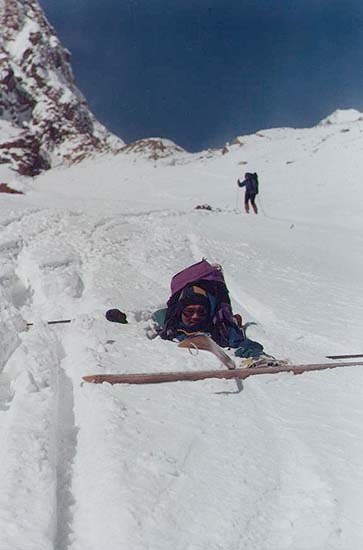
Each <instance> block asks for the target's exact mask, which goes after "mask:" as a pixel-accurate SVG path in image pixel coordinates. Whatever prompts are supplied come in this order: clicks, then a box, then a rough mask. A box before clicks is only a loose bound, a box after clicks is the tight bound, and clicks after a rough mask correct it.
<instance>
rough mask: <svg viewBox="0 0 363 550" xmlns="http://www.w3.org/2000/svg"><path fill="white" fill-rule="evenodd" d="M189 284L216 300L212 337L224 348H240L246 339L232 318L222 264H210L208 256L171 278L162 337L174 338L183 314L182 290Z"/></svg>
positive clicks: (211, 326)
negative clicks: (181, 304)
mask: <svg viewBox="0 0 363 550" xmlns="http://www.w3.org/2000/svg"><path fill="white" fill-rule="evenodd" d="M190 285H196V286H199V287H201V288H203V289H204V290H205V291H206V292H207V294H208V295H209V296H210V297H211V298H212V300H213V301H214V302H215V303H214V306H213V308H212V320H211V324H210V327H209V332H210V334H211V336H212V338H213V340H214V341H215V342H217V344H219V345H220V346H222V347H229V346H231V347H238V342H240V341H241V340H244V339H245V334H244V331H243V329H242V328H240V327H239V326H238V324H237V323H236V320H235V318H234V317H233V313H232V307H231V300H230V298H229V292H228V289H227V286H226V283H225V280H224V276H223V271H222V267H221V266H220V265H215V264H210V263H209V262H208V261H207V260H205V259H202V260H201V261H200V262H198V263H196V264H193V265H191V266H189V267H187V268H186V269H183V271H180V272H179V273H177V274H176V275H174V277H173V278H172V280H171V285H170V286H171V296H170V298H169V300H168V302H167V312H166V316H165V323H164V326H163V329H162V331H161V332H160V336H161V338H164V339H166V340H172V339H173V338H175V336H176V334H177V328H178V324H179V321H180V314H181V310H180V302H179V297H180V293H181V291H182V290H183V289H184V288H185V287H187V286H190Z"/></svg>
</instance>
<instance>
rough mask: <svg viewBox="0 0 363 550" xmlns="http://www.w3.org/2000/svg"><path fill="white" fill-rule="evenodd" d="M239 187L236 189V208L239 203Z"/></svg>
mask: <svg viewBox="0 0 363 550" xmlns="http://www.w3.org/2000/svg"><path fill="white" fill-rule="evenodd" d="M238 191H239V189H237V190H236V210H238V204H239V192H238Z"/></svg>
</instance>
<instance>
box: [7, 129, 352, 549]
mask: <svg viewBox="0 0 363 550" xmlns="http://www.w3.org/2000/svg"><path fill="white" fill-rule="evenodd" d="M362 130H363V125H362V123H361V122H359V121H356V122H349V121H347V122H346V126H345V125H344V127H343V128H342V127H340V126H339V127H338V128H336V127H334V126H333V125H330V126H329V125H328V126H319V127H316V128H313V129H310V130H292V129H275V130H266V131H262V132H259V133H258V134H257V135H254V136H242V137H240V138H239V142H240V143H241V145H234V146H232V147H230V148H229V152H228V153H227V154H225V155H222V154H221V153H220V152H210V153H205V154H200V155H187V154H185V155H183V154H182V155H180V154H179V155H178V156H177V157H176V158H175V159H174V161H173V160H172V159H170V158H169V159H168V160H163V161H158V162H156V163H154V162H151V161H149V160H146V159H142V158H141V159H140V158H139V157H137V156H136V155H127V156H126V155H118V156H109V157H108V156H100V157H98V158H95V159H94V160H91V161H85V162H83V163H81V164H79V165H76V166H73V167H72V168H62V167H59V168H58V169H54V170H52V171H50V172H48V173H46V174H45V175H43V176H42V177H39V178H37V179H36V180H35V181H34V182H30V183H28V182H27V181H25V180H22V181H19V182H18V184H17V187H18V188H22V189H23V190H24V191H25V192H26V195H24V196H17V195H15V196H9V195H1V196H0V224H1V232H0V259H1V261H0V281H1V287H0V293H1V301H0V303H1V310H0V370H1V373H0V442H1V446H0V456H1V469H0V548H1V550H3V549H4V550H100V549H101V548H102V549H105V550H170V549H172V548H173V549H175V550H221V549H223V550H323V549H329V550H356V549H358V548H362V546H363V523H362V511H363V468H362V456H363V409H362V384H363V367H360V366H356V367H348V368H337V369H334V370H325V371H320V372H319V371H318V372H310V373H305V374H302V375H300V376H294V375H292V374H289V373H282V374H278V375H264V376H255V377H250V378H248V379H247V380H245V381H244V382H243V390H242V391H239V390H238V388H237V385H236V382H235V381H233V380H215V379H211V380H206V381H202V382H177V383H168V384H161V385H145V386H131V385H123V386H122V385H115V386H111V385H109V384H102V385H92V384H83V385H82V384H81V377H82V376H83V375H86V374H92V373H127V372H135V373H136V372H158V371H176V370H190V371H192V370H200V369H214V368H215V369H218V368H221V367H220V365H219V363H218V360H217V359H216V358H215V357H214V356H213V355H211V354H209V353H207V352H200V353H199V354H198V355H191V354H189V353H188V352H187V351H186V350H183V349H180V348H178V347H177V345H176V344H175V343H172V342H167V341H163V340H161V339H159V338H155V339H149V338H148V337H147V334H148V333H149V329H150V315H151V312H152V311H153V310H155V309H157V308H159V307H160V306H162V305H163V304H165V302H166V300H167V298H168V296H169V284H170V279H171V277H172V275H173V274H174V273H176V272H178V271H180V270H181V269H183V268H184V267H186V266H187V265H190V264H191V263H194V262H196V261H199V260H200V259H201V258H202V257H206V258H207V259H208V260H209V261H211V262H218V263H220V264H222V265H223V268H224V273H225V278H226V281H227V284H228V286H229V289H230V294H231V299H232V304H233V309H234V311H235V312H239V313H241V314H242V316H243V319H244V322H245V323H248V324H249V327H248V329H247V330H248V335H249V336H250V337H251V338H253V339H256V340H258V341H260V342H261V343H263V344H264V346H265V349H266V351H267V352H268V353H270V354H273V355H274V356H276V357H279V358H284V359H288V360H289V361H290V362H292V363H302V362H310V363H311V362H315V363H317V362H324V361H326V362H328V361H329V360H328V359H326V358H325V356H326V355H331V354H339V353H340V354H344V353H363V346H362V317H363V299H362V286H361V285H362V267H363V260H362V250H363V236H362V229H363V220H362V204H363V185H362V181H361V174H362V170H363V160H362V148H363V134H362ZM245 171H257V172H258V174H259V176H260V195H259V200H258V203H257V204H258V207H259V214H258V215H257V216H256V215H255V214H253V213H252V214H248V215H247V214H245V213H244V211H243V209H242V200H243V192H242V191H241V190H239V189H238V188H237V185H236V181H237V178H240V177H243V176H244V172H245ZM8 181H9V180H8ZM9 183H10V184H11V185H12V186H15V184H16V182H13V181H9ZM200 204H209V205H211V207H212V211H207V210H203V209H201V210H196V209H195V206H197V205H200ZM111 307H118V308H120V309H121V310H123V311H124V312H126V313H127V316H128V319H129V324H127V325H117V324H114V323H110V322H108V321H107V320H106V319H105V317H104V313H105V311H106V310H107V309H108V308H111ZM60 319H71V323H68V324H59V325H49V324H47V323H46V321H50V320H60ZM26 322H33V323H34V325H32V326H30V327H28V330H27V327H26V324H25V323H26ZM230 353H232V351H231V352H230Z"/></svg>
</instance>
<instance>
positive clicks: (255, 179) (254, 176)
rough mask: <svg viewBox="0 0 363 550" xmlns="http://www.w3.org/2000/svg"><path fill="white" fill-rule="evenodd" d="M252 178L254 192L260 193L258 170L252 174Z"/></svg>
mask: <svg viewBox="0 0 363 550" xmlns="http://www.w3.org/2000/svg"><path fill="white" fill-rule="evenodd" d="M250 180H251V181H252V182H253V193H255V194H256V195H258V175H257V172H254V173H253V174H250Z"/></svg>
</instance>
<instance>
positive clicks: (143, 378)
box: [82, 361, 363, 384]
mask: <svg viewBox="0 0 363 550" xmlns="http://www.w3.org/2000/svg"><path fill="white" fill-rule="evenodd" d="M357 365H363V361H352V362H347V363H312V364H307V365H303V364H301V365H281V366H278V367H266V366H265V367H251V368H249V369H228V370H225V369H220V370H203V371H194V372H193V371H188V372H183V371H179V372H177V371H176V372H150V373H145V372H142V373H137V374H131V373H129V374H90V375H87V376H83V377H82V379H83V380H84V381H85V382H91V383H93V384H102V382H108V383H109V384H160V383H163V382H179V381H197V380H206V379H207V378H222V379H227V380H229V379H234V378H238V379H242V380H243V379H245V378H248V377H249V376H254V375H258V374H277V373H280V372H292V373H293V374H302V373H303V372H308V371H317V370H323V369H334V368H337V367H354V366H357Z"/></svg>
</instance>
